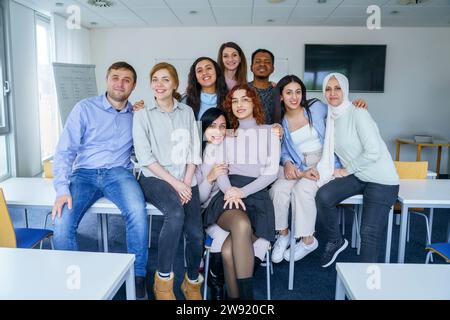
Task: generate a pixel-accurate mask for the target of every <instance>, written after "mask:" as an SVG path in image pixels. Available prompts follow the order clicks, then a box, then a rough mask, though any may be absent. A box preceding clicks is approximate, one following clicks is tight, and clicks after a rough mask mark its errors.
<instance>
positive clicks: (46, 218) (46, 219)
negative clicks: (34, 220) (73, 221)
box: [44, 212, 52, 229]
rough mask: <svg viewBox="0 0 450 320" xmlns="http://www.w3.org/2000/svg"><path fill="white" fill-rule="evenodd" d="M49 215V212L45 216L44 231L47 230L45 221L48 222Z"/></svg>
mask: <svg viewBox="0 0 450 320" xmlns="http://www.w3.org/2000/svg"><path fill="white" fill-rule="evenodd" d="M51 214H52V213H51V212H49V213H47V215H46V216H45V222H44V229H47V221H48V217H49V216H50V215H51Z"/></svg>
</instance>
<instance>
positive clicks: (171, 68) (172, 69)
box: [150, 62, 181, 101]
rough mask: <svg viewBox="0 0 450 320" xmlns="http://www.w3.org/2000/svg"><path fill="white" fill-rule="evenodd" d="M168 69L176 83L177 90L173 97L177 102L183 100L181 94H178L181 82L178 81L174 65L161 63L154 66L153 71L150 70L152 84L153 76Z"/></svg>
mask: <svg viewBox="0 0 450 320" xmlns="http://www.w3.org/2000/svg"><path fill="white" fill-rule="evenodd" d="M163 69H166V70H167V72H169V74H170V77H171V78H172V80H173V82H174V83H175V90H174V91H173V92H172V96H173V97H174V98H175V99H177V101H180V100H181V94H179V93H178V92H177V89H178V86H179V85H180V80H179V79H178V73H177V69H175V67H174V66H173V65H171V64H170V63H167V62H160V63H157V64H155V65H154V66H153V68H152V70H150V82H151V81H152V77H153V75H154V74H155V73H156V72H158V71H159V70H163Z"/></svg>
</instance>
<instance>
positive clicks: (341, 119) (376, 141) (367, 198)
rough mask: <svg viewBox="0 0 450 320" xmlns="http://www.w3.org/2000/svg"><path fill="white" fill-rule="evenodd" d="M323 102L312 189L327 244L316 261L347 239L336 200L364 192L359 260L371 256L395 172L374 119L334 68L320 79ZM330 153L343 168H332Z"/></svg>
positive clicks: (330, 256)
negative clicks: (320, 148) (323, 127)
mask: <svg viewBox="0 0 450 320" xmlns="http://www.w3.org/2000/svg"><path fill="white" fill-rule="evenodd" d="M323 93H324V96H325V99H326V101H327V103H328V116H327V130H326V136H325V142H324V146H323V155H322V159H321V161H320V162H319V164H318V166H317V169H318V171H319V173H320V180H319V183H320V184H321V185H323V186H322V187H321V188H320V189H319V191H318V192H317V195H316V206H317V214H318V221H319V223H321V224H322V225H323V227H324V230H325V236H326V239H327V244H326V245H325V252H324V254H323V256H322V262H321V264H322V267H328V266H330V265H332V264H333V262H334V261H335V260H336V258H337V256H338V255H339V253H340V252H342V251H343V250H344V249H345V248H346V247H347V245H348V242H347V240H346V239H343V238H342V235H341V233H340V230H339V215H338V210H337V205H339V203H340V202H341V201H343V200H345V199H347V198H348V197H351V196H353V195H357V194H362V195H363V197H364V200H363V201H364V202H363V213H362V225H361V262H377V261H378V256H379V252H380V244H381V239H382V238H383V233H384V230H385V229H386V225H387V220H388V215H389V211H390V209H391V206H392V205H393V204H394V202H395V200H396V199H397V195H398V189H399V185H398V184H399V178H398V175H397V172H396V170H395V166H394V163H393V161H392V158H391V155H390V153H389V151H388V149H387V147H386V144H385V143H384V141H383V139H382V138H381V135H380V132H379V130H378V127H377V124H376V123H375V121H374V120H373V119H372V117H371V116H370V114H369V112H368V111H367V110H365V109H358V108H355V107H354V106H353V105H352V104H351V102H350V101H349V99H348V93H349V82H348V79H347V78H346V77H345V76H344V75H343V74H340V73H331V74H329V75H328V76H327V77H326V78H325V79H324V81H323ZM334 154H336V155H337V156H338V157H339V160H340V161H341V164H342V166H343V168H341V169H336V170H335V168H334V159H333V156H334Z"/></svg>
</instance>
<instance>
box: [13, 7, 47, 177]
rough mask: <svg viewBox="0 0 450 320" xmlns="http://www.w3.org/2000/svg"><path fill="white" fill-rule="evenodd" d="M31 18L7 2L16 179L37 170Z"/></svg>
mask: <svg viewBox="0 0 450 320" xmlns="http://www.w3.org/2000/svg"><path fill="white" fill-rule="evenodd" d="M34 19H35V15H34V11H33V10H32V9H29V8H27V7H25V6H23V5H21V4H18V3H16V2H14V1H11V2H10V23H11V25H10V32H11V62H12V87H11V94H12V110H13V119H14V125H13V127H14V133H15V139H14V141H15V156H16V157H15V158H16V159H17V160H16V161H17V163H16V168H17V171H16V173H17V176H22V177H29V176H34V175H36V174H38V173H39V172H40V171H41V149H40V139H39V135H40V128H39V104H38V100H39V97H38V95H39V93H38V84H37V58H36V31H35V20H34Z"/></svg>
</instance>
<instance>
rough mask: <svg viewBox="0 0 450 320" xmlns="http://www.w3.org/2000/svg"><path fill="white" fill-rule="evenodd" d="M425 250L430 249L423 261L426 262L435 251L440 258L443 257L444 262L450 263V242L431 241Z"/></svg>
mask: <svg viewBox="0 0 450 320" xmlns="http://www.w3.org/2000/svg"><path fill="white" fill-rule="evenodd" d="M425 250H430V251H429V252H428V254H427V259H426V260H425V263H427V264H428V262H430V259H431V256H432V255H433V253H437V254H438V255H440V256H441V257H442V258H444V260H445V262H447V263H450V242H447V243H446V242H444V243H432V244H429V245H428V246H427V247H426V248H425Z"/></svg>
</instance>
